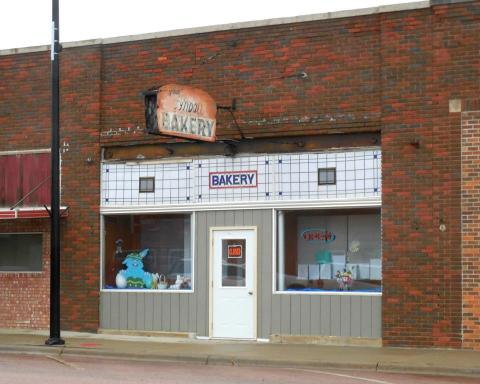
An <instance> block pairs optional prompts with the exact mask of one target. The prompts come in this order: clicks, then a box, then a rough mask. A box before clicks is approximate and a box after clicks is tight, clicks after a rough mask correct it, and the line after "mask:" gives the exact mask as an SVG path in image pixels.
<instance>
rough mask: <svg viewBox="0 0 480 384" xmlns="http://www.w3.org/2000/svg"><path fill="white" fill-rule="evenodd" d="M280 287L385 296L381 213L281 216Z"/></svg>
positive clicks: (289, 213)
mask: <svg viewBox="0 0 480 384" xmlns="http://www.w3.org/2000/svg"><path fill="white" fill-rule="evenodd" d="M276 284H277V290H278V291H291V292H294V291H298V292H316V291H318V292H323V291H336V292H339V291H340V292H350V291H353V292H381V286H382V256H381V224H380V211H379V210H366V209H363V210H348V211H346V210H342V211H339V210H335V211H333V210H332V211H315V210H313V211H277V279H276Z"/></svg>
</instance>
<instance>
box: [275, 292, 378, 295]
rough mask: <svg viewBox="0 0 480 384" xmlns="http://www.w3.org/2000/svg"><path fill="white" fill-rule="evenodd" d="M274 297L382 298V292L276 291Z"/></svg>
mask: <svg viewBox="0 0 480 384" xmlns="http://www.w3.org/2000/svg"><path fill="white" fill-rule="evenodd" d="M273 294H274V295H317V296H382V292H362V291H274V292H273Z"/></svg>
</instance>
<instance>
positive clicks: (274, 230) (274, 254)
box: [272, 203, 382, 296]
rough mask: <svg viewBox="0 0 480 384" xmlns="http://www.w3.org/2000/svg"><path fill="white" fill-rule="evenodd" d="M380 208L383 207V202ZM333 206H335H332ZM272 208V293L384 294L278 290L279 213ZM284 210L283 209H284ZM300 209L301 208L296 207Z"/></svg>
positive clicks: (377, 294) (380, 293) (323, 294)
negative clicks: (277, 239) (277, 240)
mask: <svg viewBox="0 0 480 384" xmlns="http://www.w3.org/2000/svg"><path fill="white" fill-rule="evenodd" d="M371 207H372V206H370V205H369V206H365V205H364V206H357V207H356V208H371ZM377 207H378V208H381V203H380V205H379V206H377ZM331 208H333V207H331ZM277 210H278V209H273V210H272V294H273V295H314V296H315V295H317V296H382V292H361V291H306V292H305V291H277V287H276V282H277V242H276V238H277V214H276V211H277ZM282 210H283V209H282ZM295 210H300V209H295Z"/></svg>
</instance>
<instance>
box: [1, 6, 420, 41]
mask: <svg viewBox="0 0 480 384" xmlns="http://www.w3.org/2000/svg"><path fill="white" fill-rule="evenodd" d="M411 2H412V1H411V0H410V1H409V0H394V1H388V0H377V1H375V0H355V1H352V0H350V1H347V0H328V1H327V0H293V1H292V0H284V1H282V0H236V1H228V0H196V1H193V0H173V1H172V0H169V1H166V0H163V1H162V0H60V40H61V41H78V40H86V39H94V38H100V37H113V36H124V35H134V34H140V33H148V32H159V31H169V30H172V29H179V28H191V27H200V26H207V25H215V24H225V23H234V22H239V21H251V20H262V19H270V18H275V17H289V16H299V15H308V14H313V13H323V12H333V11H339V10H346V9H358V8H368V7H375V6H378V5H386V4H399V3H411ZM51 19H52V17H51V0H0V49H6V48H17V47H29V46H35V45H43V44H50V40H51Z"/></svg>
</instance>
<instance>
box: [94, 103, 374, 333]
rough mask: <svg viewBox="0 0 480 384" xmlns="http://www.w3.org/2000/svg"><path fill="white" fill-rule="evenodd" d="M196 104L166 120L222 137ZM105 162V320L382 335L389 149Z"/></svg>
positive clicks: (110, 325) (127, 326)
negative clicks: (385, 155)
mask: <svg viewBox="0 0 480 384" xmlns="http://www.w3.org/2000/svg"><path fill="white" fill-rule="evenodd" d="M158 105H159V108H161V105H162V102H159V103H158ZM178 105H179V104H177V106H178ZM191 109H192V108H191V107H190V111H186V112H185V111H184V112H185V113H184V114H183V116H184V117H183V118H182V119H183V120H181V119H180V118H178V121H177V117H174V116H173V117H172V115H168V113H165V112H163V115H162V112H161V111H157V113H158V116H159V121H158V125H159V126H161V127H162V126H163V128H164V129H171V128H172V127H173V128H174V129H178V130H181V129H182V127H183V128H185V130H187V128H188V127H191V124H192V123H191V122H189V123H187V122H186V121H187V120H186V119H187V117H185V116H189V117H190V118H191V117H192V116H195V118H196V119H197V123H195V124H197V125H196V128H197V131H196V133H199V132H203V133H202V134H205V135H206V136H209V137H213V138H214V135H215V133H214V128H215V126H214V124H211V123H210V122H209V121H208V119H205V122H202V123H201V124H198V121H200V119H199V117H198V113H199V111H195V110H191ZM165 119H168V120H167V121H166V122H165ZM199 127H201V128H202V130H200V129H199ZM185 132H186V131H185ZM185 132H183V133H184V134H185ZM184 137H185V136H184ZM203 141H212V140H211V139H210V138H209V139H208V140H203ZM195 145H198V146H200V145H202V144H201V143H198V144H195V143H193V144H191V147H195ZM246 148H249V147H248V146H247V147H246ZM251 148H253V147H251ZM256 152H257V151H256ZM101 167H102V169H101V173H102V176H101V228H102V237H101V243H102V245H101V248H102V263H101V265H102V268H101V275H102V276H101V277H102V278H101V295H100V297H101V301H100V328H101V330H132V331H146V332H173V333H188V334H192V335H195V336H197V337H205V338H231V339H271V338H273V337H280V338H282V337H285V338H288V337H291V336H305V337H312V338H321V337H330V336H336V337H339V338H342V337H343V338H364V339H367V340H379V339H380V338H381V295H382V254H381V151H380V147H372V146H360V147H358V146H357V147H350V148H348V147H345V148H336V149H323V150H309V151H308V152H307V151H303V152H298V151H295V152H284V151H279V152H273V151H272V152H268V153H267V152H265V153H258V152H257V153H253V152H250V153H249V151H248V149H247V150H241V151H238V152H237V153H235V154H232V153H225V154H211V155H209V154H199V153H198V151H197V152H196V153H195V154H193V155H191V156H187V155H182V156H174V155H173V156H169V157H168V159H167V158H165V157H158V158H151V157H149V158H137V159H123V160H122V159H119V158H106V157H104V160H103V162H102V166H101Z"/></svg>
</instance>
